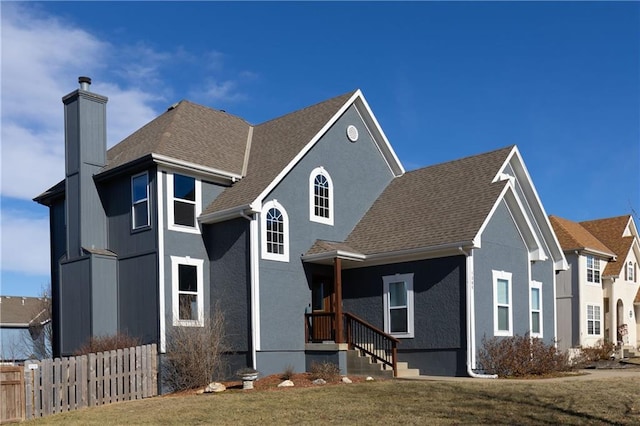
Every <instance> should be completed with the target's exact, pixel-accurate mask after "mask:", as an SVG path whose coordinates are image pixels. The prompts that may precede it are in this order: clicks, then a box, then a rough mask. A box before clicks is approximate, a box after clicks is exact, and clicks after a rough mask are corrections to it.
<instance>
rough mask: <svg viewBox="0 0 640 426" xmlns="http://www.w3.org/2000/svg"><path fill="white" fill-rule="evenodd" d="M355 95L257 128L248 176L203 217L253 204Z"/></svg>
mask: <svg viewBox="0 0 640 426" xmlns="http://www.w3.org/2000/svg"><path fill="white" fill-rule="evenodd" d="M354 93H356V91H353V92H349V93H345V94H344V95H341V96H337V97H334V98H332V99H329V100H326V101H324V102H320V103H318V104H315V105H312V106H309V107H306V108H303V109H301V110H298V111H295V112H292V113H290V114H286V115H284V116H282V117H279V118H276V119H273V120H270V121H267V122H265V123H262V124H260V125H257V126H255V127H254V128H253V136H252V138H251V147H250V153H249V162H248V167H247V173H246V176H245V177H244V178H243V179H242V180H241V181H239V182H237V183H235V184H234V185H233V186H232V187H231V188H228V189H226V190H225V191H224V192H223V193H222V194H220V195H219V196H218V197H217V198H216V199H215V200H214V201H213V202H212V203H211V204H210V205H209V206H208V207H207V208H205V209H204V210H203V212H202V214H203V215H207V214H211V213H215V212H217V211H223V210H227V209H232V208H235V207H238V206H245V205H248V204H250V203H252V202H253V201H254V200H255V199H256V198H257V197H258V196H259V195H260V194H261V193H262V191H263V190H264V189H265V188H266V187H267V186H268V185H269V184H270V183H271V182H273V181H274V180H275V178H276V177H277V176H278V174H279V173H280V172H282V171H283V170H284V169H285V167H286V166H287V165H288V164H289V163H290V162H291V161H292V160H293V159H294V158H295V157H296V155H298V154H299V153H300V152H301V151H302V150H303V148H304V147H305V146H306V145H307V144H308V143H309V142H311V140H312V139H313V137H314V136H316V135H317V134H318V132H319V131H320V130H321V129H322V128H323V127H324V126H325V125H326V124H327V122H328V121H329V120H330V119H331V118H332V117H333V116H334V115H335V114H336V113H337V112H338V111H339V110H340V108H341V107H343V106H344V104H345V103H346V102H347V101H348V100H349V99H350V98H351V97H352V96H353V95H354Z"/></svg>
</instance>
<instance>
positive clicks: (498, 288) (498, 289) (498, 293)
mask: <svg viewBox="0 0 640 426" xmlns="http://www.w3.org/2000/svg"><path fill="white" fill-rule="evenodd" d="M493 301H494V310H493V324H494V327H493V328H494V334H495V335H496V336H512V335H513V327H512V323H513V312H512V309H511V273H510V272H504V271H493Z"/></svg>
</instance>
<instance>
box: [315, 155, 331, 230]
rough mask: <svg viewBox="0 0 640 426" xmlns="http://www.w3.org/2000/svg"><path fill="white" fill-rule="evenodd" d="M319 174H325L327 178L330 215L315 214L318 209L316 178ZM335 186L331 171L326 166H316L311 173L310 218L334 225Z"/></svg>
mask: <svg viewBox="0 0 640 426" xmlns="http://www.w3.org/2000/svg"><path fill="white" fill-rule="evenodd" d="M318 175H321V176H323V177H324V178H325V179H326V180H327V185H328V191H329V217H324V216H317V215H316V214H315V211H316V203H315V198H316V197H315V180H316V177H317V176H318ZM333 193H334V187H333V180H331V176H330V175H329V172H327V171H326V170H325V169H324V167H322V166H320V167H316V168H315V169H313V170H312V171H311V173H310V174H309V220H310V221H312V222H318V223H324V224H325V225H333V212H334V211H335V209H334V208H333V204H334V200H335V197H334V196H333Z"/></svg>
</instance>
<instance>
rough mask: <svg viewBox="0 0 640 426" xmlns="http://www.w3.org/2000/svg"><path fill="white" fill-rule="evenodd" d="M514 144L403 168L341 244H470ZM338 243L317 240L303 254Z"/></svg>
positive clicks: (393, 248) (358, 248)
mask: <svg viewBox="0 0 640 426" xmlns="http://www.w3.org/2000/svg"><path fill="white" fill-rule="evenodd" d="M513 149H514V147H513V146H510V147H506V148H502V149H499V150H496V151H492V152H488V153H485V154H480V155H476V156H472V157H467V158H463V159H460V160H456V161H451V162H448V163H443V164H439V165H435V166H430V167H425V168H422V169H418V170H415V171H411V172H407V173H405V174H404V175H403V176H401V177H398V178H396V179H394V180H393V181H392V182H391V183H390V184H389V185H388V186H387V188H386V189H385V190H384V192H383V193H382V194H381V195H380V197H379V198H378V199H377V200H376V202H375V203H374V204H373V205H372V206H371V208H370V209H369V211H368V212H367V213H366V215H365V216H364V217H363V218H362V220H361V221H360V222H359V223H358V224H357V225H356V227H355V228H354V230H353V231H352V232H351V234H350V235H349V236H348V238H347V239H346V241H345V242H344V247H343V249H345V250H346V248H348V249H349V250H350V251H352V252H358V253H363V254H365V255H371V254H382V253H391V252H402V251H407V250H412V249H423V248H433V247H438V246H443V245H447V244H453V243H455V244H457V243H460V244H470V243H471V242H472V241H473V240H474V238H475V237H476V236H477V235H478V233H479V231H480V229H481V227H482V225H483V223H484V222H485V220H486V218H487V217H488V216H489V214H490V212H491V210H492V208H493V206H494V205H495V203H496V201H497V199H498V197H499V196H500V194H501V193H502V191H503V189H504V187H505V185H507V182H506V181H499V182H495V183H492V182H493V180H494V178H495V176H496V174H497V173H498V171H499V170H500V168H501V166H502V165H503V164H504V163H505V161H506V159H507V158H508V156H509V155H510V154H511V152H512V151H513ZM337 244H338V243H335V242H327V241H324V242H322V241H317V242H316V243H315V244H314V245H313V246H312V247H311V249H310V250H309V251H308V252H307V253H306V254H305V258H308V257H310V256H311V255H314V254H316V255H317V254H318V253H320V252H322V251H323V250H324V251H326V252H330V251H333V250H335V249H336V247H337Z"/></svg>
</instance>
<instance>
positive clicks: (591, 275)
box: [550, 215, 640, 349]
mask: <svg viewBox="0 0 640 426" xmlns="http://www.w3.org/2000/svg"><path fill="white" fill-rule="evenodd" d="M550 220H551V224H552V225H553V228H554V230H555V232H556V235H557V236H558V240H559V241H560V244H561V246H562V249H563V250H564V253H565V256H566V258H567V261H568V262H569V266H570V267H569V269H568V270H566V271H562V272H561V273H560V274H559V275H558V295H557V297H558V302H557V303H558V339H559V347H561V348H563V349H566V348H572V347H578V346H593V345H594V344H596V343H598V342H599V341H609V342H614V343H616V344H617V345H623V346H633V347H638V346H639V345H640V325H639V320H638V318H639V317H640V292H639V288H640V281H639V280H638V262H640V243H639V241H638V228H636V225H635V223H634V221H633V217H632V216H630V215H625V216H618V217H612V218H606V219H598V220H590V221H585V222H572V221H570V220H567V219H562V218H559V217H557V216H551V217H550Z"/></svg>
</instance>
